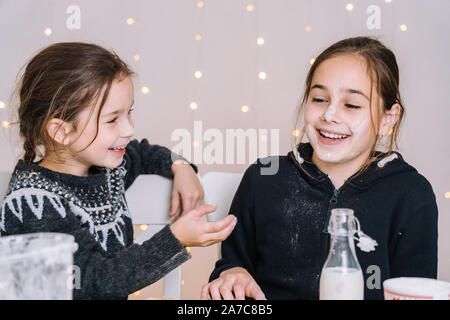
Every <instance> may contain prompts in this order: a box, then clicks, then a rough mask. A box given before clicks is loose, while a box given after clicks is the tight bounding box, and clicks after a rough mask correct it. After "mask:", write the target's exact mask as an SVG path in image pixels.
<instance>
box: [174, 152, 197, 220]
mask: <svg viewBox="0 0 450 320" xmlns="http://www.w3.org/2000/svg"><path fill="white" fill-rule="evenodd" d="M171 169H172V172H173V175H174V179H173V189H172V201H171V205H170V214H169V215H170V216H171V217H173V216H175V215H176V213H177V212H178V209H179V208H180V204H181V208H182V212H181V213H180V215H179V216H177V217H176V218H175V220H177V219H178V218H179V217H180V216H181V215H182V214H184V213H185V212H188V211H190V210H191V209H195V208H198V207H199V206H200V205H202V204H203V198H204V192H203V188H202V186H201V184H200V181H199V180H198V177H197V174H196V173H195V171H194V169H193V168H192V167H191V166H190V165H189V164H188V163H187V162H186V161H184V160H176V161H175V162H174V163H173V164H172V168H171Z"/></svg>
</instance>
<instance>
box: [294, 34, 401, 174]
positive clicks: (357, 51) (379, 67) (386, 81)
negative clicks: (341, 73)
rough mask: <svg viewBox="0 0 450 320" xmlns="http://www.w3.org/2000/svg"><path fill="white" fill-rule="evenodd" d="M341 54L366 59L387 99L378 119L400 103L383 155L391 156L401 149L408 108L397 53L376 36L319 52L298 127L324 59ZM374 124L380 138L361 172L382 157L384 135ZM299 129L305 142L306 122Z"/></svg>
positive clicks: (306, 87) (333, 46)
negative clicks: (375, 37)
mask: <svg viewBox="0 0 450 320" xmlns="http://www.w3.org/2000/svg"><path fill="white" fill-rule="evenodd" d="M339 55H357V56H359V57H361V58H362V59H363V60H364V61H365V64H366V68H367V73H368V75H369V78H370V79H371V80H372V84H375V88H376V90H377V91H378V94H379V96H380V97H381V98H382V101H383V103H382V105H381V106H380V109H381V110H380V111H381V112H379V119H377V121H378V123H379V121H380V119H381V116H382V115H383V113H384V112H385V111H387V110H390V109H391V108H392V106H393V105H394V104H396V103H397V104H399V105H400V114H399V117H398V120H397V122H396V123H395V125H394V127H393V128H392V130H391V132H390V133H389V135H388V141H387V143H386V144H385V145H384V147H385V148H386V152H385V153H384V154H383V156H389V155H390V154H392V152H393V151H394V150H396V149H398V141H397V140H398V135H399V132H400V127H401V124H402V122H403V119H404V115H405V108H404V106H403V102H402V99H401V96H400V90H399V69H398V65H397V60H396V58H395V55H394V53H393V52H392V51H391V50H390V49H388V48H387V47H386V46H385V45H383V44H382V43H381V42H380V41H378V40H377V39H374V38H370V37H354V38H348V39H344V40H341V41H338V42H336V43H335V44H333V45H331V46H330V47H328V48H327V49H325V50H324V51H323V52H322V53H321V54H319V56H318V57H317V58H316V59H315V60H314V62H313V64H312V65H311V68H310V69H309V72H308V75H307V77H306V81H305V88H304V93H303V98H302V100H301V103H300V107H299V108H298V112H297V117H296V125H295V128H298V127H299V126H298V123H299V122H300V121H303V119H302V118H301V115H302V114H303V110H304V107H305V105H306V102H307V101H308V97H309V93H310V90H311V82H312V79H313V76H314V72H315V71H316V70H317V68H318V67H319V66H320V64H321V63H322V62H324V61H325V60H327V59H330V58H333V57H336V56H339ZM373 87H374V86H373V85H372V89H371V92H370V95H371V96H370V98H371V99H372V94H373ZM371 114H372V113H371ZM372 127H373V128H374V131H375V132H376V140H375V143H374V145H373V146H372V149H371V151H370V155H369V158H368V159H367V161H366V162H365V164H364V165H363V166H362V167H361V169H360V170H359V172H360V173H361V172H363V171H364V170H365V169H366V168H367V167H368V166H369V165H370V164H371V163H372V162H374V161H376V160H379V158H377V157H376V151H377V147H378V146H379V144H380V141H379V140H380V139H379V138H380V135H379V132H377V131H376V130H375V123H374V119H373V118H372ZM377 127H378V126H377ZM295 132H296V133H298V132H299V133H300V134H297V135H296V138H297V139H298V137H300V142H301V141H302V138H303V135H304V133H305V130H304V125H303V127H302V129H300V130H298V129H297V130H296V131H295ZM294 147H295V148H297V147H298V145H295V146H294Z"/></svg>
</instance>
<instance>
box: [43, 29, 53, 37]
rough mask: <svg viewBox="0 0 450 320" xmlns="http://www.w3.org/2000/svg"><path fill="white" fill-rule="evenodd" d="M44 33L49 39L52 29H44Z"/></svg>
mask: <svg viewBox="0 0 450 320" xmlns="http://www.w3.org/2000/svg"><path fill="white" fill-rule="evenodd" d="M44 33H45V35H46V36H47V37H49V36H50V35H51V34H52V29H50V28H45V30H44Z"/></svg>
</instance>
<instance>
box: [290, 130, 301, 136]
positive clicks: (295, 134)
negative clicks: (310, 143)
mask: <svg viewBox="0 0 450 320" xmlns="http://www.w3.org/2000/svg"><path fill="white" fill-rule="evenodd" d="M300 134H301V131H300V130H298V129H297V130H294V131H292V135H293V136H294V137H300Z"/></svg>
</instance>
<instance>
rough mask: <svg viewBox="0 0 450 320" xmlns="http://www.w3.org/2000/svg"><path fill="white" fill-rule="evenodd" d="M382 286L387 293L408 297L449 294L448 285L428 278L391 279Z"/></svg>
mask: <svg viewBox="0 0 450 320" xmlns="http://www.w3.org/2000/svg"><path fill="white" fill-rule="evenodd" d="M383 286H384V288H385V289H387V290H389V291H392V292H396V293H402V294H410V295H420V296H425V295H434V294H437V293H444V292H447V294H450V283H448V282H445V281H441V280H436V279H428V278H407V277H403V278H392V279H389V280H386V281H384V282H383Z"/></svg>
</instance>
